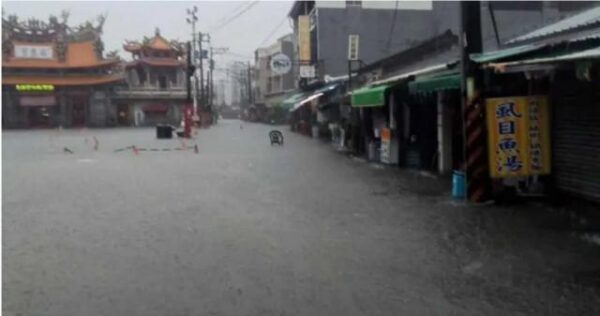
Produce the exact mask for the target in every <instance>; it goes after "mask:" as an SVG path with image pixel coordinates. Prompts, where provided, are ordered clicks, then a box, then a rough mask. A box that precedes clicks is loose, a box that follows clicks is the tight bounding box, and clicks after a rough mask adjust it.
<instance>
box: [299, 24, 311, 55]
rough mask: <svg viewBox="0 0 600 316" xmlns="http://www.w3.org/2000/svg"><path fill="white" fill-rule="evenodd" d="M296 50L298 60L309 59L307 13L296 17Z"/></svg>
mask: <svg viewBox="0 0 600 316" xmlns="http://www.w3.org/2000/svg"><path fill="white" fill-rule="evenodd" d="M298 51H299V52H298V55H299V57H300V61H302V62H309V61H310V55H311V54H310V19H309V16H308V15H301V16H299V17H298Z"/></svg>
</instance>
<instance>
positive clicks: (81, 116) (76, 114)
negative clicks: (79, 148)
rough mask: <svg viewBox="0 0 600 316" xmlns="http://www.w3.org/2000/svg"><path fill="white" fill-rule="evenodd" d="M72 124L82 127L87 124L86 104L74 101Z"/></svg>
mask: <svg viewBox="0 0 600 316" xmlns="http://www.w3.org/2000/svg"><path fill="white" fill-rule="evenodd" d="M71 119H72V121H71V122H72V125H73V126H74V127H81V126H84V125H85V104H83V103H74V104H73V111H72V112H71Z"/></svg>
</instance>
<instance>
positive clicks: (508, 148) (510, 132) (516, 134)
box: [486, 96, 550, 178]
mask: <svg viewBox="0 0 600 316" xmlns="http://www.w3.org/2000/svg"><path fill="white" fill-rule="evenodd" d="M486 116H487V128H488V147H489V163H490V176H491V177H492V178H504V177H515V176H530V175H539V174H548V173H550V117H549V109H548V98H547V97H545V96H531V97H510V98H495V99H487V100H486Z"/></svg>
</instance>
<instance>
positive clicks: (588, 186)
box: [552, 90, 600, 202]
mask: <svg viewBox="0 0 600 316" xmlns="http://www.w3.org/2000/svg"><path fill="white" fill-rule="evenodd" d="M579 92H580V93H577V94H575V95H578V96H579V97H577V96H575V95H571V97H563V98H559V99H558V100H557V101H558V102H555V104H554V107H553V108H554V113H553V124H552V125H553V135H552V138H553V144H552V146H553V147H552V148H553V150H552V151H553V174H554V181H555V184H556V187H557V188H558V189H560V190H563V191H565V192H568V193H571V194H574V195H577V196H580V197H583V198H586V199H589V200H593V201H596V202H600V100H599V98H598V96H597V95H596V93H598V92H597V91H589V90H587V91H585V92H584V91H579Z"/></svg>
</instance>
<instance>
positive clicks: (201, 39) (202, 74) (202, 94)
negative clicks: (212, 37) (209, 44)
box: [198, 32, 205, 106]
mask: <svg viewBox="0 0 600 316" xmlns="http://www.w3.org/2000/svg"><path fill="white" fill-rule="evenodd" d="M198 38H199V40H198V45H199V46H200V47H199V49H200V103H201V104H202V106H205V103H204V67H203V65H204V50H202V41H203V38H204V34H202V32H200V33H198Z"/></svg>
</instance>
